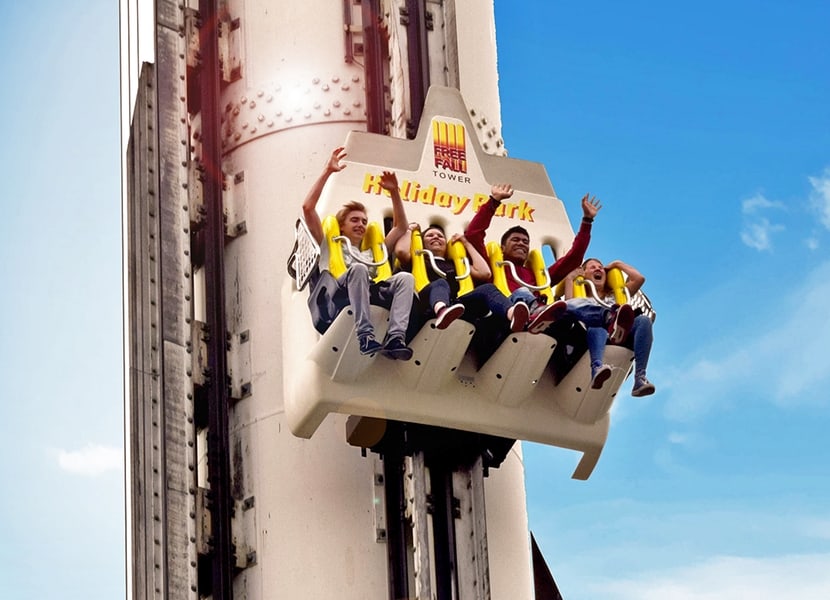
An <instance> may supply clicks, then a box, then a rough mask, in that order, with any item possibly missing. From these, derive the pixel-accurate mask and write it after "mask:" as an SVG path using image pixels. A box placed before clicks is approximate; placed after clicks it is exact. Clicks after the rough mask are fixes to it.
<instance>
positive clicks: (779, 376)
mask: <svg viewBox="0 0 830 600" xmlns="http://www.w3.org/2000/svg"><path fill="white" fill-rule="evenodd" d="M802 281H803V282H804V283H803V285H802V286H801V287H799V288H795V289H792V290H791V291H790V293H789V294H788V295H787V296H781V297H777V298H776V299H775V301H774V302H775V307H777V312H774V313H773V314H772V315H768V316H766V317H765V316H764V315H763V314H762V313H763V310H762V307H760V306H756V308H755V310H756V311H757V313H758V317H757V319H755V320H754V321H752V322H751V325H750V326H751V327H754V328H755V329H753V330H751V331H731V332H724V337H723V339H721V340H711V341H712V342H713V343H712V346H711V347H707V348H698V349H697V352H698V353H699V354H702V355H704V356H705V358H703V359H699V360H697V361H696V362H692V363H690V364H682V363H681V364H680V365H679V366H678V368H677V369H676V370H673V371H671V372H669V373H667V374H666V375H667V376H666V377H665V380H666V385H664V386H663V390H665V393H666V397H667V400H666V402H665V412H666V416H667V417H668V418H670V419H673V420H678V421H689V420H693V419H695V418H697V417H700V416H702V415H705V414H706V413H708V412H709V411H710V410H712V408H713V407H716V406H728V405H730V403H731V402H732V401H733V399H734V398H738V397H743V398H752V397H753V396H755V397H756V398H757V399H758V400H767V401H769V402H772V403H775V404H777V405H779V406H795V405H805V404H813V405H815V404H826V403H827V402H828V396H827V394H826V393H825V392H824V390H826V389H827V386H828V385H830V362H828V361H827V352H826V345H827V340H828V339H830V319H828V318H827V316H826V315H827V308H826V305H827V298H830V262H825V263H823V264H821V265H819V266H818V267H817V268H815V269H814V270H813V271H812V272H809V273H807V274H805V276H804V277H803V279H802ZM754 298H755V296H751V297H750V298H749V299H748V300H747V301H752V299H754ZM740 305H741V303H740V301H738V302H737V303H736V306H740ZM739 392H740V393H739Z"/></svg>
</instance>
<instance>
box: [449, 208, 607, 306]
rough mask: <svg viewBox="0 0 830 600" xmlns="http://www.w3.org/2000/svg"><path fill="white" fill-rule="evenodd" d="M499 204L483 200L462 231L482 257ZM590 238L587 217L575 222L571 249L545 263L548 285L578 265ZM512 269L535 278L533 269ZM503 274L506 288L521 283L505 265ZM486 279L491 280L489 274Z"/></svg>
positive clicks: (520, 275) (523, 276)
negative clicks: (551, 262)
mask: <svg viewBox="0 0 830 600" xmlns="http://www.w3.org/2000/svg"><path fill="white" fill-rule="evenodd" d="M499 204H501V203H500V202H499V201H498V200H496V199H494V198H493V197H490V200H489V201H488V202H487V204H485V205H484V206H482V207H481V208H480V209H479V210H478V212H477V213H476V214H475V216H474V217H473V220H472V221H470V224H469V225H467V229H466V230H465V231H464V236H465V237H466V238H467V240H469V242H470V243H471V244H472V245H473V247H474V248H475V249H476V250H478V252H479V253H480V254H481V255H482V256H484V257H486V256H487V246H486V244H485V242H484V236H485V234H486V233H487V228H488V227H489V226H490V221H492V220H493V215H495V214H496V209H497V208H498V207H499ZM590 241H591V221H587V220H586V219H582V224H581V225H580V226H579V231H578V232H577V234H576V237H575V238H574V241H573V244H572V245H571V249H570V250H568V252H567V253H565V255H564V256H562V257H560V258H559V259H557V260H556V262H554V263H553V264H552V265H551V266H550V267H548V273H549V274H550V285H551V287H552V286H555V285H556V284H557V283H559V282H560V281H562V280H563V279H564V278H565V276H566V275H567V274H568V273H570V272H571V271H573V270H574V269H576V268H577V267H579V266H580V265H582V261H583V260H584V258H585V251H586V250H587V249H588V242H590ZM516 273H518V275H519V277H521V278H522V279H524V280H525V281H528V282H535V281H536V278H535V276H534V275H533V271H532V270H531V269H528V268H527V267H525V266H524V265H516ZM504 274H505V276H506V277H507V287H509V288H510V291H511V292H512V291H514V290H516V289H518V288H520V287H523V286H522V284H521V283H520V282H518V281H516V280H515V279H513V274H512V273H511V272H510V269H505V270H504ZM490 281H492V278H491V279H490Z"/></svg>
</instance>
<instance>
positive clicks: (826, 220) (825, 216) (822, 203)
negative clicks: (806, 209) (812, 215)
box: [808, 167, 830, 229]
mask: <svg viewBox="0 0 830 600" xmlns="http://www.w3.org/2000/svg"><path fill="white" fill-rule="evenodd" d="M808 179H809V180H810V185H812V186H813V190H812V192H810V203H811V204H812V206H813V208H814V209H815V210H816V211H817V212H818V214H819V219H820V220H821V223H822V225H824V226H825V227H826V228H827V229H830V167H828V168H826V169H824V173H822V174H821V176H820V177H808Z"/></svg>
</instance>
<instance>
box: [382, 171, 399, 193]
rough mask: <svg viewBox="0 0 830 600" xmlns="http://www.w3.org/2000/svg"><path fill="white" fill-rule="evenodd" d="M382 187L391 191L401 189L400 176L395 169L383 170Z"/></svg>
mask: <svg viewBox="0 0 830 600" xmlns="http://www.w3.org/2000/svg"><path fill="white" fill-rule="evenodd" d="M380 187H382V188H383V189H385V190H388V191H390V192H391V191H398V190H399V189H400V186H399V185H398V176H397V175H396V174H395V172H394V171H384V172H383V174H382V175H381V176H380Z"/></svg>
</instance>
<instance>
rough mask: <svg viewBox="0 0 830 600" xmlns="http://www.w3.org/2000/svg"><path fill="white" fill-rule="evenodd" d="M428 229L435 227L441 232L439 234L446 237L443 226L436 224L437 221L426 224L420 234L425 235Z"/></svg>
mask: <svg viewBox="0 0 830 600" xmlns="http://www.w3.org/2000/svg"><path fill="white" fill-rule="evenodd" d="M430 229H437V230H438V231H440V232H441V235H443V236H444V237H447V234H446V232H445V231H444V228H443V227H441V226H440V225H438V224H437V223H433V224H432V225H428V226H427V228H426V229H424V230H423V231H422V232H421V236H424V235H426V232H427V231H429V230H430Z"/></svg>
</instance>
